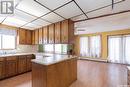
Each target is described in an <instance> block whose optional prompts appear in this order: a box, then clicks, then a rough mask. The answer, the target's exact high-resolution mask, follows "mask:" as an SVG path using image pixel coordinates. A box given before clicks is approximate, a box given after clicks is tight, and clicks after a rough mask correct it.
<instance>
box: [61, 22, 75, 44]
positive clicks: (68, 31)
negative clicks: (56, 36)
mask: <svg viewBox="0 0 130 87" xmlns="http://www.w3.org/2000/svg"><path fill="white" fill-rule="evenodd" d="M73 42H74V23H73V21H71V20H65V21H62V22H61V43H73Z"/></svg>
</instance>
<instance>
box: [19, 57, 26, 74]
mask: <svg viewBox="0 0 130 87" xmlns="http://www.w3.org/2000/svg"><path fill="white" fill-rule="evenodd" d="M26 66H27V65H26V56H19V58H18V73H24V72H26Z"/></svg>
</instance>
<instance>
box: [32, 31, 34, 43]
mask: <svg viewBox="0 0 130 87" xmlns="http://www.w3.org/2000/svg"><path fill="white" fill-rule="evenodd" d="M32 44H33V45H34V44H35V31H32Z"/></svg>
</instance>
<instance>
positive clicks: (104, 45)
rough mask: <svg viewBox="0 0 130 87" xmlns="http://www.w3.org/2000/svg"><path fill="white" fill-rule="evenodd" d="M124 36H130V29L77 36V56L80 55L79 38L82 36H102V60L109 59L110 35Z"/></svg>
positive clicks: (75, 49)
mask: <svg viewBox="0 0 130 87" xmlns="http://www.w3.org/2000/svg"><path fill="white" fill-rule="evenodd" d="M123 34H130V29H125V30H117V31H109V32H100V33H94V34H84V35H77V36H76V37H75V48H74V51H75V54H76V55H78V56H79V53H80V47H79V38H80V37H81V36H93V35H101V45H102V48H101V58H102V59H107V57H108V47H107V46H108V41H107V37H108V36H110V35H123Z"/></svg>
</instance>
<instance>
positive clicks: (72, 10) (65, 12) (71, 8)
mask: <svg viewBox="0 0 130 87" xmlns="http://www.w3.org/2000/svg"><path fill="white" fill-rule="evenodd" d="M55 12H57V13H58V14H60V15H62V16H63V17H65V18H71V17H74V16H76V15H79V14H82V12H81V10H80V9H79V8H78V7H77V6H76V4H75V3H74V2H71V3H69V4H67V5H66V6H64V7H62V8H60V9H58V10H56V11H55Z"/></svg>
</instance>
